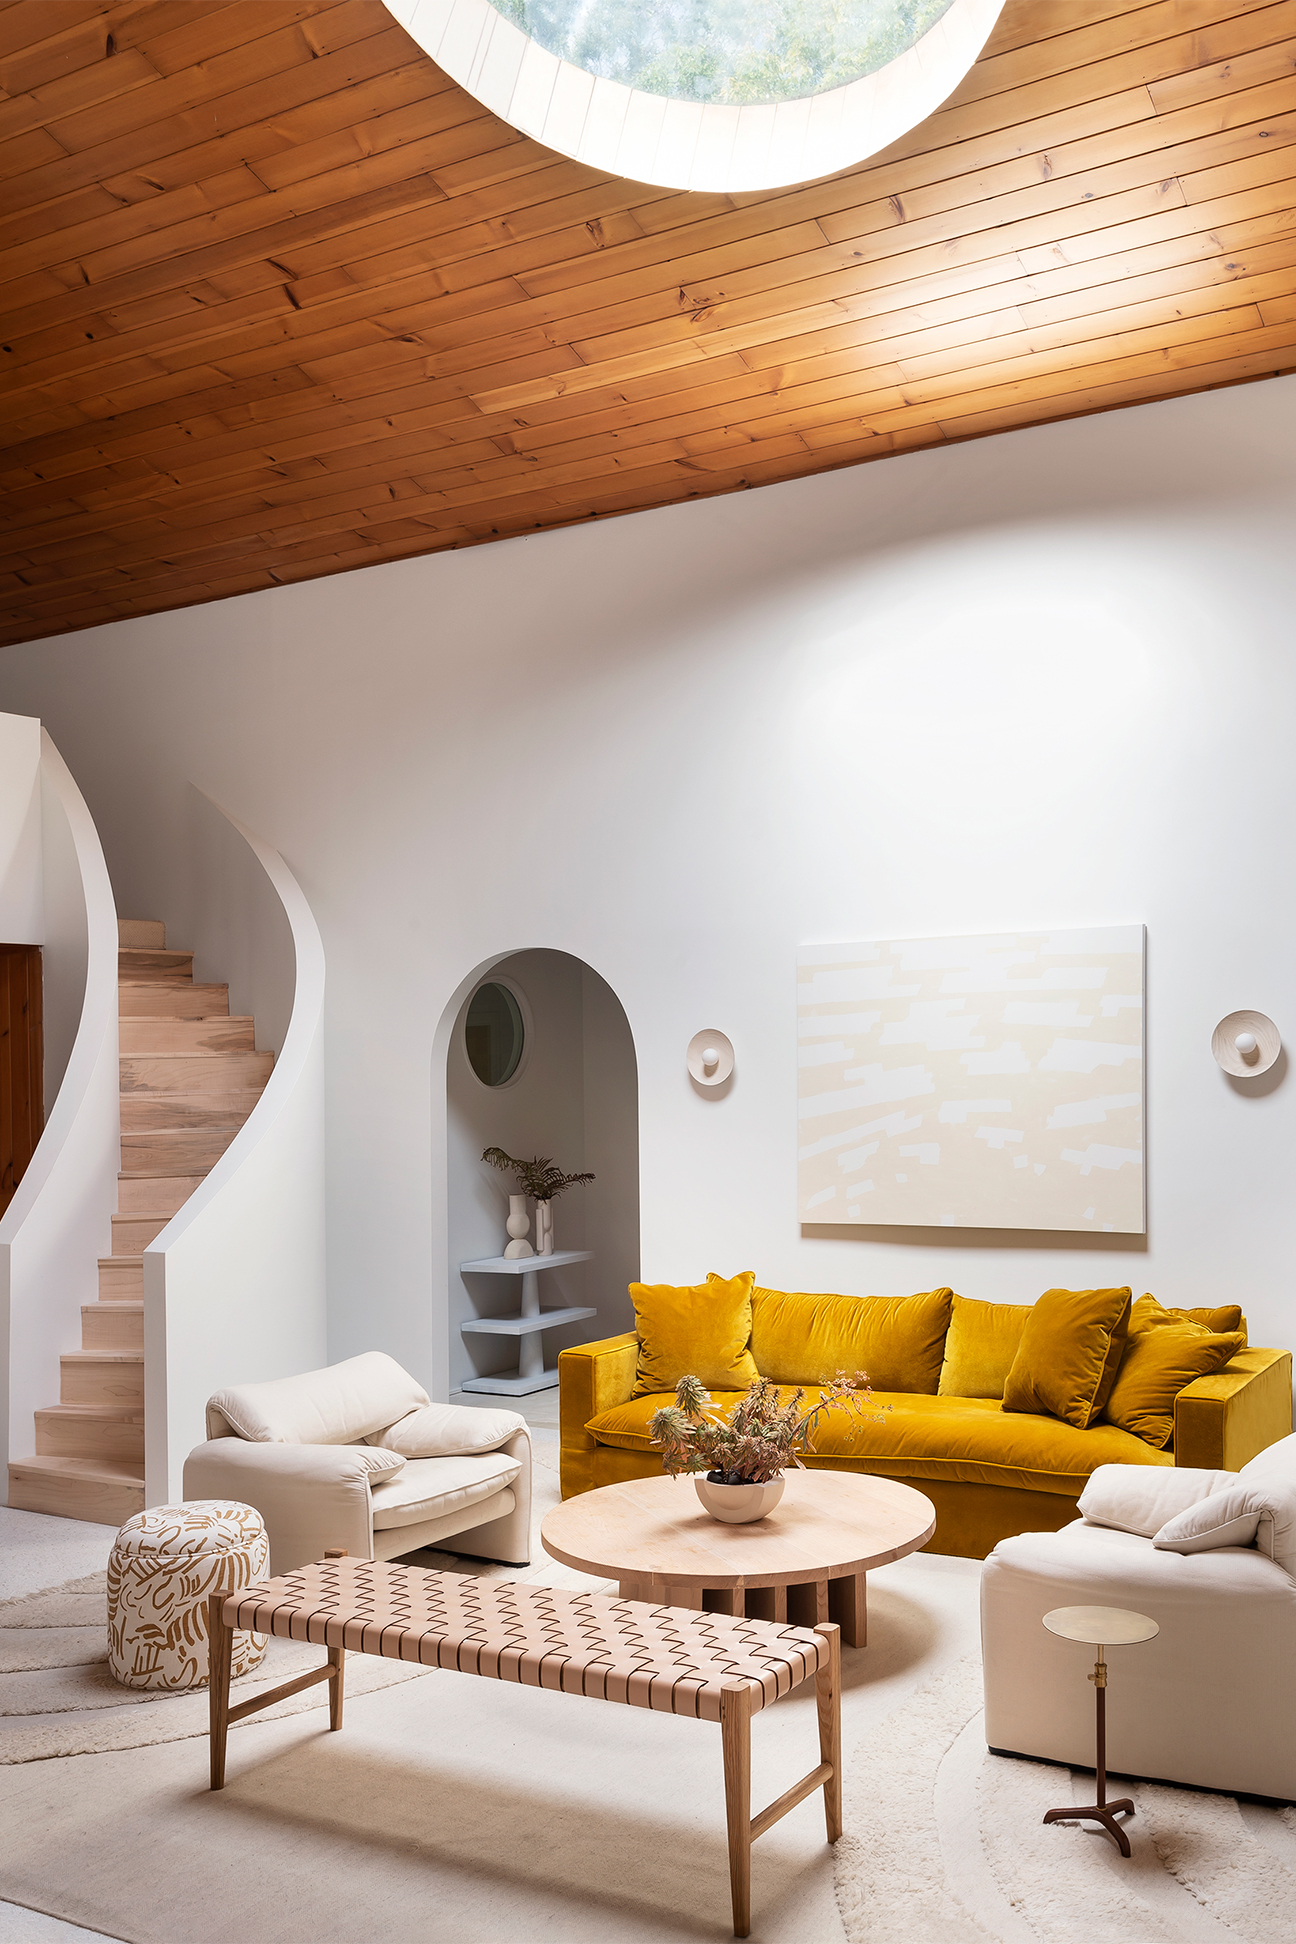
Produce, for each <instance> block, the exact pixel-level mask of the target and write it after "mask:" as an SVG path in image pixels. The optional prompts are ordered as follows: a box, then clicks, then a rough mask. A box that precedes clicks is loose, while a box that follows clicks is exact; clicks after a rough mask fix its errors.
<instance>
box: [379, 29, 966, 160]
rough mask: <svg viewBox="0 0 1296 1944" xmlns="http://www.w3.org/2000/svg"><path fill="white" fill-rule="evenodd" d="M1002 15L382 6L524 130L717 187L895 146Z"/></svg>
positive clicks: (565, 149)
mask: <svg viewBox="0 0 1296 1944" xmlns="http://www.w3.org/2000/svg"><path fill="white" fill-rule="evenodd" d="M1003 5H1004V0H494V4H493V5H492V4H491V0H387V7H388V10H389V11H390V12H391V13H393V14H394V15H395V16H396V18H397V19H398V20H399V21H400V22H401V23H402V25H403V26H405V27H406V28H407V29H408V30H409V32H410V33H411V34H412V35H413V37H414V39H415V40H416V41H417V42H418V43H419V45H420V47H422V48H423V49H424V50H425V51H426V52H427V53H428V54H430V55H431V56H432V58H433V60H434V61H435V62H436V63H437V64H438V66H439V67H441V68H443V69H444V70H445V72H446V73H447V74H449V75H450V76H451V78H452V79H453V80H455V81H458V82H459V83H460V85H461V86H462V87H464V88H466V89H467V90H468V92H469V93H470V94H472V95H475V96H476V98H477V100H478V101H480V102H482V103H484V105H485V106H486V107H487V108H489V109H490V110H491V111H492V112H493V113H494V114H496V115H498V116H499V117H500V118H501V120H503V121H506V122H508V123H509V124H510V125H511V126H512V127H514V128H516V129H520V130H521V132H522V133H523V134H524V135H532V136H534V137H535V138H536V139H537V140H538V141H540V142H542V143H544V145H545V146H546V147H547V148H551V149H557V150H558V151H559V152H560V153H561V154H563V155H570V156H574V157H575V159H576V160H577V161H578V162H584V163H587V164H588V165H589V166H590V167H591V168H594V169H598V170H600V171H604V172H606V173H608V174H611V175H616V176H621V177H622V178H628V179H629V180H630V181H632V182H651V183H656V184H659V185H661V186H663V187H665V188H670V189H699V190H710V191H720V192H726V193H727V192H729V191H731V190H758V189H774V188H780V187H783V186H785V185H787V184H789V183H793V182H809V181H811V180H812V179H813V178H815V177H818V176H825V175H831V174H834V173H835V172H836V171H838V170H840V169H846V168H851V167H853V166H854V165H855V164H856V163H859V162H861V161H863V160H864V158H865V157H867V156H870V155H876V154H878V153H879V152H880V151H881V150H882V149H885V148H887V147H889V145H890V144H891V143H893V142H895V141H896V140H897V139H898V138H899V137H900V136H902V135H904V134H906V133H907V132H908V130H909V129H911V128H914V127H916V126H917V124H918V123H919V122H920V121H922V120H924V119H925V118H926V116H928V115H930V114H932V113H933V111H934V110H935V109H937V108H939V107H940V105H941V103H942V102H943V101H945V100H946V99H947V98H948V97H949V96H950V95H951V94H952V93H953V91H954V89H955V88H956V87H957V85H958V83H959V82H960V81H961V80H962V78H963V76H964V75H965V74H966V73H967V71H968V69H969V68H970V67H971V66H972V63H973V62H974V61H975V60H976V58H977V56H978V54H979V53H980V52H981V49H982V48H983V47H984V45H985V43H986V41H987V39H988V38H989V35H990V30H991V28H992V27H993V26H994V23H995V21H996V19H997V18H998V16H999V13H1000V11H1001V10H1002V8H1003ZM947 139H952V137H951V138H947Z"/></svg>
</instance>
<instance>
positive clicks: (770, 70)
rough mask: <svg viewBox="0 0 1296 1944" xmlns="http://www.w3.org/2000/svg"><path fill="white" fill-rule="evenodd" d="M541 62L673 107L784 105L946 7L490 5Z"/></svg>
mask: <svg viewBox="0 0 1296 1944" xmlns="http://www.w3.org/2000/svg"><path fill="white" fill-rule="evenodd" d="M493 4H494V5H495V7H496V9H497V10H498V11H499V12H500V13H502V14H503V15H504V16H505V18H506V19H508V20H511V21H512V22H513V23H514V25H515V26H517V27H520V28H521V29H522V32H523V33H524V34H529V35H530V37H531V38H532V40H535V41H538V42H539V43H540V45H541V47H543V48H546V49H547V50H548V51H549V53H551V54H557V55H559V56H560V57H561V58H562V59H563V60H565V61H571V62H572V63H573V64H574V65H575V66H576V67H579V68H584V69H585V70H586V72H587V73H589V74H594V75H598V76H600V77H602V78H604V79H607V80H610V81H620V82H622V83H624V85H625V86H626V87H628V88H641V89H642V90H643V91H644V93H645V94H654V95H666V96H668V97H669V98H670V99H671V100H674V101H702V102H717V103H723V104H725V105H735V106H736V105H740V104H745V103H761V102H774V101H794V100H798V99H800V98H801V97H803V96H806V95H816V94H822V93H824V92H825V90H827V89H829V88H840V87H842V86H844V85H845V83H846V82H848V81H856V80H858V79H859V77H860V76H861V75H864V74H872V73H874V71H875V70H876V69H878V68H880V67H885V66H886V64H887V62H888V61H893V60H895V58H896V56H897V55H899V54H903V53H905V52H906V50H907V49H908V48H910V47H912V46H913V45H914V43H915V41H918V40H921V39H922V36H923V35H924V34H925V33H926V32H927V30H928V29H929V28H930V27H932V26H934V25H935V23H936V22H937V21H938V20H939V19H940V17H941V15H942V14H943V13H946V12H947V11H948V10H949V8H950V6H951V5H952V4H953V0H493Z"/></svg>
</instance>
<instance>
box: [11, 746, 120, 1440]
mask: <svg viewBox="0 0 1296 1944" xmlns="http://www.w3.org/2000/svg"><path fill="white" fill-rule="evenodd" d="M34 726H35V725H33V727H34ZM38 805H39V825H38V827H39V837H40V841H39V857H40V884H39V893H40V896H39V911H40V918H39V932H40V936H39V939H38V940H32V941H30V942H39V943H41V944H42V946H43V979H44V993H45V1038H46V1059H45V1086H46V1096H45V1097H46V1116H47V1117H46V1121H45V1130H44V1132H43V1133H42V1135H41V1138H40V1140H39V1142H38V1143H37V1146H36V1152H35V1154H34V1155H33V1156H32V1159H31V1162H30V1164H29V1166H28V1169H27V1172H26V1174H25V1175H24V1176H23V1178H22V1180H21V1181H20V1182H19V1184H18V1190H17V1193H16V1194H15V1195H14V1198H13V1200H12V1201H11V1202H10V1204H9V1206H8V1208H7V1209H6V1210H5V1213H4V1216H3V1217H2V1218H0V1311H2V1312H3V1338H4V1342H5V1344H6V1346H7V1349H8V1382H7V1384H6V1385H5V1386H4V1399H3V1402H4V1408H5V1410H6V1411H7V1413H8V1422H7V1426H6V1443H7V1446H8V1451H9V1455H10V1457H11V1458H22V1457H26V1456H27V1454H28V1453H29V1452H30V1451H31V1450H32V1445H33V1435H34V1427H33V1424H32V1413H33V1411H36V1410H39V1409H40V1408H41V1407H42V1406H44V1405H47V1404H53V1403H54V1402H55V1401H56V1400H57V1397H58V1388H59V1363H58V1360H59V1356H60V1354H61V1352H63V1351H65V1350H76V1349H79V1348H80V1345H81V1305H82V1304H83V1303H92V1302H94V1301H95V1299H96V1297H97V1296H98V1269H97V1263H98V1258H99V1257H100V1256H101V1255H106V1254H107V1253H108V1249H109V1245H110V1237H111V1217H112V1212H113V1210H114V1209H115V1208H116V1206H117V1167H118V1161H119V1158H120V1147H119V1141H120V1130H119V1103H120V1080H119V1073H118V1065H117V911H116V907H115V905H114V904H113V895H112V886H111V885H110V883H109V881H108V869H107V866H106V864H105V863H104V856H103V851H102V849H101V848H100V844H99V837H98V833H97V832H96V830H95V826H94V822H93V820H92V818H91V816H90V812H89V810H88V809H87V808H86V805H85V801H84V799H83V797H82V795H81V792H80V790H78V788H77V786H76V784H75V783H74V782H73V780H72V777H71V775H70V773H69V771H68V768H67V765H66V764H65V763H64V761H63V759H62V757H61V756H60V755H59V753H58V750H57V749H56V748H55V747H54V744H53V743H52V742H51V740H50V738H49V736H48V735H47V734H46V733H45V731H44V730H41V731H40V770H39V796H38ZM27 829H28V831H30V822H29V823H28V825H27ZM24 841H25V842H28V841H29V840H27V839H25V840H24ZM29 848H30V847H29ZM22 895H24V896H26V895H28V894H26V893H23V894H22ZM28 902H29V904H31V899H30V897H29V898H28ZM32 908H35V907H34V905H33V907H32ZM13 942H18V941H13ZM51 1103H52V1104H51Z"/></svg>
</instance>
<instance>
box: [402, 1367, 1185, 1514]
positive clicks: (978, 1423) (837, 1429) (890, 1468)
mask: <svg viewBox="0 0 1296 1944" xmlns="http://www.w3.org/2000/svg"><path fill="white" fill-rule="evenodd" d="M806 1394H807V1400H808V1401H809V1402H810V1403H813V1402H814V1401H815V1400H816V1399H817V1398H818V1396H819V1395H820V1393H819V1391H818V1390H817V1389H807V1393H806ZM713 1397H714V1402H715V1406H716V1409H717V1411H719V1412H720V1413H721V1414H724V1413H727V1412H728V1411H730V1410H732V1409H733V1406H734V1405H735V1404H736V1403H737V1401H738V1399H737V1396H736V1395H735V1394H734V1393H732V1392H730V1393H723V1392H721V1393H713ZM673 1402H674V1398H673V1397H672V1396H671V1394H670V1393H669V1392H663V1393H662V1394H660V1395H659V1396H656V1397H636V1398H632V1399H631V1401H630V1402H629V1403H628V1404H618V1405H617V1406H616V1407H615V1408H614V1409H613V1410H610V1411H602V1412H600V1413H599V1415H598V1416H597V1417H593V1418H591V1419H590V1420H589V1422H588V1424H587V1425H586V1426H585V1429H586V1430H587V1431H588V1432H589V1435H590V1436H591V1437H592V1438H595V1439H597V1441H598V1442H599V1444H604V1445H613V1446H615V1447H617V1448H618V1449H620V1450H622V1451H642V1452H647V1453H648V1454H649V1455H652V1454H653V1453H654V1450H655V1447H654V1446H653V1445H652V1444H651V1443H650V1441H649V1437H648V1425H649V1421H650V1419H651V1418H652V1414H653V1412H654V1411H656V1410H658V1409H660V1407H661V1406H662V1405H663V1404H672V1403H673ZM874 1402H875V1404H876V1405H877V1406H878V1407H879V1409H881V1410H882V1411H883V1415H882V1417H881V1419H880V1421H879V1422H876V1423H874V1422H864V1423H861V1422H860V1421H858V1420H857V1419H854V1418H851V1417H849V1416H847V1414H846V1413H845V1412H843V1411H840V1410H837V1411H829V1412H827V1413H826V1414H825V1415H824V1417H822V1418H821V1419H820V1421H819V1428H818V1430H817V1431H816V1432H815V1433H814V1456H815V1457H816V1458H817V1459H819V1460H820V1462H822V1461H823V1460H824V1459H832V1458H853V1459H862V1460H864V1461H866V1462H867V1464H868V1468H869V1470H870V1471H872V1472H876V1473H877V1474H878V1476H879V1477H883V1478H887V1477H890V1478H939V1479H950V1480H954V1481H957V1482H961V1483H964V1484H976V1485H1016V1486H1020V1487H1022V1488H1023V1489H1024V1490H1026V1491H1034V1492H1062V1493H1065V1494H1066V1495H1067V1496H1068V1497H1072V1498H1075V1497H1078V1496H1079V1494H1080V1492H1081V1491H1083V1489H1084V1487H1085V1484H1086V1483H1087V1481H1088V1478H1089V1474H1090V1472H1092V1471H1093V1470H1094V1468H1095V1466H1097V1465H1170V1464H1173V1463H1174V1460H1173V1458H1172V1457H1171V1455H1170V1453H1169V1452H1166V1451H1154V1450H1153V1449H1152V1447H1151V1446H1150V1445H1146V1444H1144V1442H1143V1440H1142V1439H1141V1438H1135V1437H1131V1436H1130V1434H1129V1432H1128V1431H1121V1430H1119V1429H1118V1428H1117V1426H1116V1425H1114V1424H1095V1425H1091V1426H1090V1428H1089V1429H1088V1430H1087V1431H1077V1430H1076V1429H1075V1428H1074V1427H1073V1426H1072V1425H1069V1424H1063V1423H1062V1422H1061V1421H1060V1420H1059V1419H1057V1418H1052V1417H1043V1416H1034V1415H1032V1414H1030V1413H1028V1412H1023V1411H1005V1410H1004V1408H1003V1404H1002V1403H1001V1402H1000V1400H999V1399H998V1398H992V1397H923V1396H913V1395H911V1394H909V1393H906V1392H893V1393H890V1394H888V1393H886V1392H883V1391H875V1392H874ZM376 1496H377V1495H376V1494H375V1497H376Z"/></svg>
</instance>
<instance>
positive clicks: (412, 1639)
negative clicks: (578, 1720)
mask: <svg viewBox="0 0 1296 1944" xmlns="http://www.w3.org/2000/svg"><path fill="white" fill-rule="evenodd" d="M224 1614H225V1624H226V1626H228V1627H249V1628H252V1629H254V1630H255V1631H256V1632H257V1633H273V1634H278V1635H281V1636H283V1637H285V1638H287V1639H289V1640H308V1641H315V1642H317V1643H318V1644H319V1645H320V1646H326V1647H347V1648H350V1649H352V1650H353V1651H354V1652H358V1653H363V1654H380V1655H382V1656H384V1657H385V1658H386V1659H388V1660H405V1661H418V1662H421V1663H422V1665H423V1666H425V1667H448V1668H454V1669H457V1670H458V1672H459V1673H461V1674H480V1675H484V1676H485V1677H486V1678H487V1679H489V1680H497V1681H519V1682H521V1683H522V1684H523V1685H524V1686H527V1687H544V1688H557V1689H560V1690H561V1691H562V1692H563V1693H566V1694H585V1695H589V1696H590V1697H591V1698H593V1699H596V1700H600V1701H622V1702H626V1703H628V1704H629V1705H630V1706H631V1707H635V1708H656V1709H659V1710H660V1711H662V1712H664V1713H668V1714H683V1715H693V1716H696V1717H697V1718H698V1719H699V1720H702V1721H719V1719H720V1696H721V1693H722V1691H723V1690H724V1689H725V1688H726V1687H732V1686H733V1685H734V1684H735V1683H738V1682H746V1683H747V1684H748V1686H749V1687H750V1688H751V1693H752V1708H753V1709H757V1708H763V1707H764V1706H765V1705H766V1704H767V1703H768V1702H770V1701H775V1700H777V1699H778V1697H779V1695H781V1694H786V1693H788V1692H789V1690H790V1689H792V1688H794V1687H798V1686H799V1685H800V1684H801V1682H802V1681H804V1680H807V1679H809V1677H810V1676H811V1675H813V1674H814V1673H815V1672H816V1670H817V1669H818V1668H819V1667H820V1665H822V1664H826V1663H827V1659H828V1647H827V1644H826V1642H825V1640H824V1639H823V1637H822V1636H821V1635H818V1634H816V1633H813V1632H811V1631H810V1630H809V1629H808V1628H805V1627H780V1626H777V1625H775V1624H774V1623H773V1622H771V1621H766V1620H736V1619H731V1618H729V1617H728V1616H727V1615H724V1614H719V1613H693V1612H689V1611H686V1610H683V1609H681V1608H678V1607H655V1606H650V1605H648V1604H647V1603H645V1602H642V1601H639V1600H610V1599H608V1598H606V1596H604V1595H600V1594H597V1593H560V1592H557V1591H555V1590H554V1588H552V1587H549V1586H532V1585H524V1584H522V1583H521V1582H520V1581H517V1580H504V1579H475V1578H472V1577H471V1576H469V1575H466V1574H460V1573H430V1572H425V1571H423V1570H422V1569H421V1568H419V1567H416V1566H395V1565H391V1564H388V1563H386V1562H385V1561H381V1560H361V1559H330V1560H325V1561H323V1562H322V1563H320V1564H318V1565H314V1566H303V1567H302V1568H301V1569H300V1570H299V1571H297V1572H295V1573H285V1574H284V1575H283V1577H282V1578H280V1579H272V1580H263V1581H261V1582H260V1584H258V1585H256V1586H249V1587H246V1588H244V1590H243V1591H242V1592H240V1593H234V1594H231V1596H230V1598H229V1599H228V1600H227V1601H226V1602H225V1608H224Z"/></svg>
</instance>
